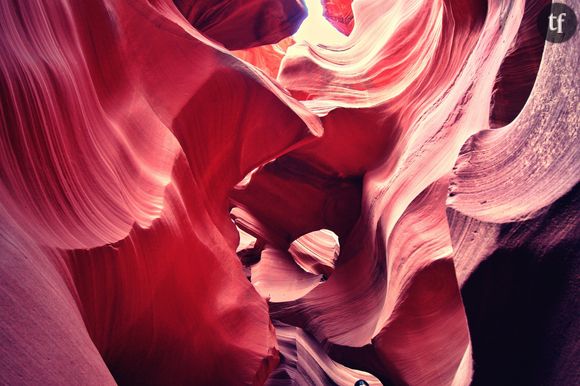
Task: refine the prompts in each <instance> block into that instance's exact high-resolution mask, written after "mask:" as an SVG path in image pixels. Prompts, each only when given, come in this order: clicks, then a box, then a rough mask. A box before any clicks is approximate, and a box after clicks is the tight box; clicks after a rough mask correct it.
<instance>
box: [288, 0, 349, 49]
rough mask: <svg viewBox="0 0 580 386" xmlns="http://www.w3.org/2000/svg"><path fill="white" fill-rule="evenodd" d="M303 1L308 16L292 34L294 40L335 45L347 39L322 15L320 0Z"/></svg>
mask: <svg viewBox="0 0 580 386" xmlns="http://www.w3.org/2000/svg"><path fill="white" fill-rule="evenodd" d="M305 3H306V8H308V17H307V18H306V19H305V20H304V22H302V25H301V26H300V28H299V29H298V31H296V33H295V34H294V36H293V37H294V40H296V42H302V41H306V42H308V43H311V44H323V45H329V46H336V45H341V44H343V43H344V42H345V40H346V39H348V37H347V36H345V35H343V34H342V33H340V32H338V30H337V29H336V28H334V27H333V26H332V24H330V22H329V21H328V20H326V18H325V17H324V16H323V8H322V3H321V0H305Z"/></svg>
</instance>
